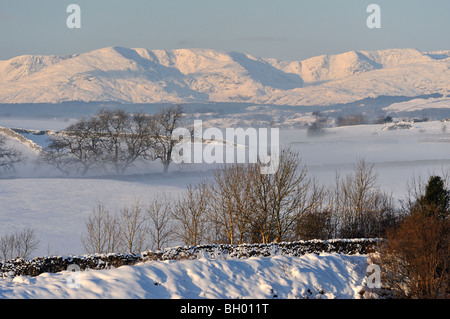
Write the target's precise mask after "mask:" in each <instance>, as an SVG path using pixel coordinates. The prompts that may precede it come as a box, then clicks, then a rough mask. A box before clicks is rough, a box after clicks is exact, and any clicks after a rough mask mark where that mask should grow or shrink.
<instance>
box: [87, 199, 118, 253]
mask: <svg viewBox="0 0 450 319" xmlns="http://www.w3.org/2000/svg"><path fill="white" fill-rule="evenodd" d="M86 231H87V234H85V235H84V236H83V237H82V243H83V247H84V249H85V251H86V252H88V253H100V254H101V253H110V252H116V250H117V249H119V247H120V246H119V245H120V232H119V223H118V220H117V217H116V216H115V215H112V214H111V213H110V212H109V211H108V210H107V209H106V208H105V207H104V206H103V205H98V206H97V207H96V208H95V209H94V210H93V214H92V216H90V217H89V218H88V220H87V221H86Z"/></svg>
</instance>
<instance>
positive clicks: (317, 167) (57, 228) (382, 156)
mask: <svg viewBox="0 0 450 319" xmlns="http://www.w3.org/2000/svg"><path fill="white" fill-rule="evenodd" d="M5 124H8V123H7V122H5V121H2V120H1V119H0V125H5ZM10 124H11V123H10ZM14 124H17V123H14ZM447 124H449V123H446V122H440V121H433V122H423V123H410V125H411V128H410V129H397V130H388V129H386V127H389V126H390V125H392V124H387V125H360V126H347V127H335V128H329V129H327V130H326V135H324V136H322V137H317V138H310V137H308V136H307V133H306V130H305V129H281V130H280V141H281V144H282V145H288V146H290V147H292V148H293V149H294V150H296V151H298V152H299V154H300V158H301V160H302V164H304V165H306V169H307V171H308V173H309V175H310V176H313V175H314V176H316V177H317V178H318V179H319V181H321V182H322V183H324V184H331V183H333V182H334V178H335V174H336V173H337V172H339V173H340V174H342V175H343V174H346V173H347V172H349V171H350V170H351V169H352V165H353V163H355V161H356V160H357V159H358V158H361V157H364V158H365V159H366V160H367V161H369V162H374V163H375V169H376V171H377V173H378V184H379V185H380V186H381V187H382V188H383V189H384V190H385V191H387V192H392V193H393V195H394V196H395V197H396V198H397V199H404V197H405V195H406V190H407V184H408V182H410V181H411V179H412V178H413V176H416V177H417V176H422V177H426V176H428V175H429V174H432V173H433V174H440V175H441V174H443V173H445V172H448V170H449V168H450V149H449V143H450V129H449V130H443V127H444V126H445V125H447ZM36 125H37V126H39V128H42V127H43V123H40V122H39V121H37V123H36ZM59 125H60V124H57V125H55V123H54V122H53V121H50V122H49V123H48V126H47V127H49V128H51V129H54V128H55V127H58V126H59ZM27 128H32V127H31V126H29V127H27ZM33 138H35V137H33ZM37 139H38V141H39V139H42V137H41V136H37ZM38 141H37V142H38ZM13 142H15V143H16V144H15V145H16V146H17V147H18V148H19V147H22V149H24V150H25V151H27V153H25V154H26V155H27V156H28V157H29V160H28V161H27V162H25V164H24V165H22V166H19V167H18V168H17V172H16V175H17V176H19V177H20V178H6V179H5V178H4V179H0V203H1V206H0V216H1V223H0V234H3V233H10V232H12V231H16V230H21V229H23V228H24V227H31V228H33V229H34V230H35V231H36V233H37V236H38V237H39V239H40V246H39V249H38V250H37V251H36V252H35V255H36V256H42V255H48V254H60V255H61V254H62V255H69V254H83V253H85V252H84V251H83V248H82V245H81V240H80V236H81V234H82V232H84V231H85V224H84V223H85V220H86V219H87V217H88V216H89V215H90V214H91V212H92V209H93V208H94V207H96V206H97V205H98V204H103V205H104V206H105V207H106V208H108V209H110V210H111V211H115V210H118V209H120V208H122V207H123V206H124V205H126V204H129V203H131V202H133V201H134V200H136V199H138V200H141V201H143V202H146V201H150V200H152V199H153V198H154V197H157V196H161V195H162V194H163V193H165V194H167V195H170V196H171V198H176V196H177V194H179V193H180V192H182V191H184V190H185V189H186V185H187V184H189V183H190V184H196V183H197V182H199V181H200V180H205V179H208V178H211V177H212V173H213V168H214V167H215V166H214V165H210V164H195V165H194V164H192V165H189V164H185V165H183V166H181V167H179V166H176V165H172V166H171V168H170V172H169V174H168V175H163V174H162V173H161V172H162V166H161V165H160V164H159V163H157V162H154V163H152V164H151V165H149V166H148V167H144V168H145V170H144V171H136V172H133V171H132V170H130V174H129V175H127V176H122V177H117V176H91V177H85V178H76V177H72V178H66V177H63V176H61V175H60V174H59V173H58V172H56V171H54V170H52V169H50V168H45V169H43V168H41V167H39V166H38V165H36V164H34V163H33V162H32V161H31V160H30V159H31V158H32V157H33V156H35V152H34V151H31V150H30V149H29V148H28V147H24V145H23V144H21V143H18V141H13ZM135 173H136V174H135ZM51 176H55V178H53V177H51ZM174 244H176V243H174Z"/></svg>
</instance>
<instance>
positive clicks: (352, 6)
mask: <svg viewBox="0 0 450 319" xmlns="http://www.w3.org/2000/svg"><path fill="white" fill-rule="evenodd" d="M71 3H75V4H78V5H80V7H81V29H68V28H67V26H66V19H67V17H68V15H69V13H67V12H66V8H67V6H68V5H69V4H71ZM371 3H376V4H378V5H379V6H380V7H381V29H369V28H367V26H366V19H367V17H368V16H369V13H366V8H367V6H368V5H369V4H371ZM449 16H450V1H449V0H428V1H425V0H421V1H419V0H368V1H366V0H339V1H338V0H305V1H301V0H271V1H268V0H223V1H217V0H130V1H119V0H41V1H37V0H14V1H12V0H0V59H1V60H5V59H9V58H12V57H14V56H17V55H22V54H72V53H82V52H87V51H90V50H94V49H98V48H103V47H108V46H116V45H117V46H124V47H142V48H148V49H176V48H210V49H219V50H225V51H239V52H243V53H249V54H253V55H256V56H259V57H272V58H279V59H287V60H301V59H305V58H308V57H311V56H316V55H321V54H337V53H342V52H346V51H349V50H376V49H386V48H418V49H420V50H423V51H429V50H442V49H447V50H448V49H450V18H449Z"/></svg>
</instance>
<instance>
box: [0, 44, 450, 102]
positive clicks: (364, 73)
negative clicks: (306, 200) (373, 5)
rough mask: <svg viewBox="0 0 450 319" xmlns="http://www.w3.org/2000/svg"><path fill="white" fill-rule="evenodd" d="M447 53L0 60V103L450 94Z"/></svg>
mask: <svg viewBox="0 0 450 319" xmlns="http://www.w3.org/2000/svg"><path fill="white" fill-rule="evenodd" d="M449 52H450V51H438V52H435V53H422V52H420V51H419V50H417V49H389V50H380V51H349V52H345V53H342V54H337V55H321V56H317V57H312V58H309V59H306V60H302V61H282V60H276V59H266V58H259V57H255V56H252V55H249V54H244V53H239V52H224V51H218V50H209V49H177V50H148V49H144V48H124V47H119V46H114V47H107V48H102V49H97V50H93V51H90V52H86V53H82V54H77V55H71V56H54V55H53V56H30V55H25V56H19V57H16V58H13V59H11V60H8V61H0V84H1V86H0V103H59V102H62V101H118V102H122V103H158V102H167V103H183V102H185V103H189V102H249V103H255V104H264V103H271V104H289V105H323V104H333V103H343V102H350V101H355V100H358V99H361V98H365V97H374V96H378V95H410V96H416V95H420V94H429V93H436V92H449V91H450V90H449V81H450V80H449V78H450V77H449V76H448V75H449V74H448V72H449V64H450V61H449V60H450V59H448V57H449V56H450V54H449Z"/></svg>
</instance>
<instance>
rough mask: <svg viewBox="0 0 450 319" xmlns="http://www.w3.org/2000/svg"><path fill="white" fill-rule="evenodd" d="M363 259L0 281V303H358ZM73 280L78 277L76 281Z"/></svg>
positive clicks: (198, 264)
mask: <svg viewBox="0 0 450 319" xmlns="http://www.w3.org/2000/svg"><path fill="white" fill-rule="evenodd" d="M366 271H367V256H366V255H352V256H349V255H341V254H337V253H333V254H329V253H323V254H320V255H316V254H307V255H304V256H301V257H290V256H272V257H251V258H248V259H241V260H233V259H229V260H211V259H206V258H201V259H198V260H181V261H150V262H144V263H140V264H137V265H134V266H122V267H119V268H116V269H108V270H95V271H83V272H78V273H75V275H74V273H71V272H63V273H56V274H50V273H44V274H42V275H40V276H38V277H25V276H18V277H15V278H14V279H12V278H6V279H0V298H45V299H47V298H50V299H59V298H93V299H95V298H102V299H112V298H121V299H135V298H157V299H168V298H189V299H197V298H208V299H217V298H220V299H224V298H227V299H236V298H253V299H255V298H256V299H266V298H270V299H273V298H280V299H281V298H289V299H292V298H299V299H303V298H327V299H328V298H330V299H353V298H358V296H359V294H358V293H359V291H361V289H362V288H363V286H364V283H365V280H366ZM75 276H77V277H75Z"/></svg>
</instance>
